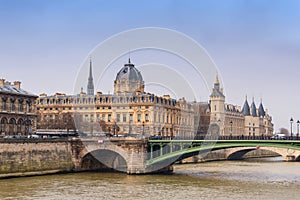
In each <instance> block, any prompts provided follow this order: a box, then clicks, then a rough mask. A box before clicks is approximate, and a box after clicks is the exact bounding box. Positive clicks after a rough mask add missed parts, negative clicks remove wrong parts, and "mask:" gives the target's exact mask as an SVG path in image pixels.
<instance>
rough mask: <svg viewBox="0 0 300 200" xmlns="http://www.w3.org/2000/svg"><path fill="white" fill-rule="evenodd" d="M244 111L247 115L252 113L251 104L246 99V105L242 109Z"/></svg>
mask: <svg viewBox="0 0 300 200" xmlns="http://www.w3.org/2000/svg"><path fill="white" fill-rule="evenodd" d="M242 113H243V114H244V115H245V116H249V115H250V107H249V104H248V101H247V99H246V101H245V103H244V106H243V109H242Z"/></svg>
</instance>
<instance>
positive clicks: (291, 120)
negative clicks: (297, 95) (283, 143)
mask: <svg viewBox="0 0 300 200" xmlns="http://www.w3.org/2000/svg"><path fill="white" fill-rule="evenodd" d="M290 122H291V138H293V122H294V120H293V118H291V119H290Z"/></svg>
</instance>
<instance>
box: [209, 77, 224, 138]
mask: <svg viewBox="0 0 300 200" xmlns="http://www.w3.org/2000/svg"><path fill="white" fill-rule="evenodd" d="M210 110H211V112H210V121H211V123H217V124H218V125H219V126H220V130H221V131H222V132H223V131H224V128H223V127H224V122H225V96H224V94H223V89H222V88H221V86H220V82H219V77H218V74H217V75H216V81H215V83H214V87H213V89H212V93H211V95H210ZM221 134H222V133H221Z"/></svg>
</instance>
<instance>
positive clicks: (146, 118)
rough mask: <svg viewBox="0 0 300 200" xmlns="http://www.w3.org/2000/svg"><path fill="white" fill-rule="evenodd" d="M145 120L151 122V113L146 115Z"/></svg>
mask: <svg viewBox="0 0 300 200" xmlns="http://www.w3.org/2000/svg"><path fill="white" fill-rule="evenodd" d="M145 120H146V122H149V114H146V115H145Z"/></svg>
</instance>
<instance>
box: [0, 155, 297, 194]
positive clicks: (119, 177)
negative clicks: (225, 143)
mask: <svg viewBox="0 0 300 200" xmlns="http://www.w3.org/2000/svg"><path fill="white" fill-rule="evenodd" d="M0 199H14V200H15V199H55V200H56V199H64V200H66V199H80V200H83V199H143V200H145V199H189V200H191V199H233V200H235V199H272V200H274V199H300V162H289V163H288V162H283V161H282V160H281V158H269V159H250V160H246V161H218V162H207V163H199V164H184V165H176V166H175V167H174V173H173V174H171V175H139V176H133V175H126V174H122V173H95V172H84V173H70V174H59V175H47V176H36V177H23V178H11V179H2V180H0Z"/></svg>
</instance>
